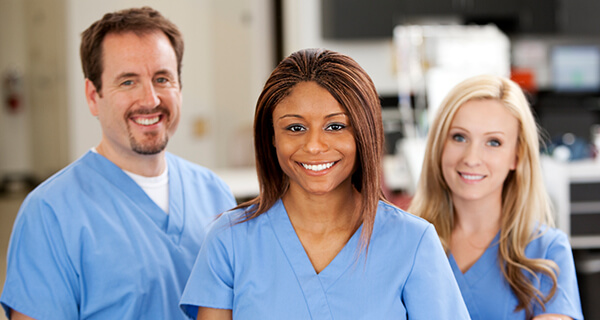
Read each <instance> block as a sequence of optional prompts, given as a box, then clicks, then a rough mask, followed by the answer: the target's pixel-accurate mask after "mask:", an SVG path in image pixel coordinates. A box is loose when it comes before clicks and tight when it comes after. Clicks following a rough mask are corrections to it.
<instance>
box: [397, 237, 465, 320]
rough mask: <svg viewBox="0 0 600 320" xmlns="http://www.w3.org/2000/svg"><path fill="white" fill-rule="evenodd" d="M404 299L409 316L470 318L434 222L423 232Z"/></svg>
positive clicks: (417, 317)
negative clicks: (433, 224)
mask: <svg viewBox="0 0 600 320" xmlns="http://www.w3.org/2000/svg"><path fill="white" fill-rule="evenodd" d="M402 299H403V301H404V304H405V306H406V310H407V313H408V318H409V319H437V320H440V319H448V320H450V319H452V320H457V319H470V318H469V313H468V311H467V307H466V306H465V303H464V301H463V299H462V295H461V293H460V289H459V288H458V285H457V284H456V280H455V279H454V274H453V273H452V269H451V268H450V264H449V262H448V258H447V257H446V254H445V253H444V250H443V248H442V244H441V242H440V240H439V238H438V235H437V233H436V232H435V229H434V227H433V226H432V225H429V226H428V227H427V228H426V229H425V232H424V233H423V235H422V238H421V241H420V243H419V245H418V248H417V251H416V253H415V257H414V262H413V266H412V270H411V271H410V275H409V277H408V280H407V283H406V285H405V287H404V290H403V292H402Z"/></svg>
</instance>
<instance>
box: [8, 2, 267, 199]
mask: <svg viewBox="0 0 600 320" xmlns="http://www.w3.org/2000/svg"><path fill="white" fill-rule="evenodd" d="M143 5H149V6H152V7H154V8H156V9H158V10H159V11H161V12H162V13H163V14H164V15H165V16H166V17H167V18H169V19H171V20H172V21H173V22H174V23H175V24H177V25H178V26H179V27H180V29H181V30H182V33H183V35H184V38H185V46H186V48H185V54H184V59H183V71H182V82H183V110H182V120H181V123H180V126H179V129H178V132H177V133H176V135H175V136H174V137H173V139H171V141H170V143H169V146H168V150H169V151H170V152H173V153H175V154H178V155H181V156H183V157H184V158H187V159H189V160H191V161H193V162H197V163H200V164H203V165H205V166H207V167H210V168H224V167H233V166H248V165H252V164H253V161H254V155H253V148H252V137H251V132H250V130H251V127H252V121H253V115H254V105H255V102H256V99H257V97H258V94H259V93H260V90H261V89H262V85H263V84H264V81H265V80H266V78H267V76H268V75H269V73H270V72H271V70H272V69H273V67H274V65H273V52H274V49H273V46H274V44H273V40H272V39H273V37H272V34H273V31H272V28H273V26H272V24H271V19H270V18H271V11H270V10H271V7H270V5H271V1H270V0H210V1H195V0H174V1H170V2H165V1H160V0H146V1H140V0H106V1H92V0H27V1H23V0H0V44H1V45H0V77H2V76H4V75H5V73H6V72H7V71H8V70H17V71H18V72H19V74H20V75H22V82H21V83H22V89H23V103H22V108H21V109H20V112H17V113H11V112H9V109H8V108H7V107H6V106H5V103H4V96H5V91H6V90H5V89H4V86H3V85H1V83H2V82H1V81H0V99H1V100H0V183H1V180H2V179H3V178H4V177H5V176H7V175H9V174H14V173H19V174H20V173H26V174H32V175H34V176H35V177H36V178H38V179H45V178H46V177H48V176H49V175H51V174H53V173H54V172H56V171H57V170H59V169H60V168H62V167H64V166H65V165H67V164H68V163H69V162H71V161H73V160H75V159H77V158H78V157H80V156H81V155H82V154H83V153H85V152H86V151H87V150H89V149H90V148H91V147H93V146H95V145H97V143H98V142H99V140H100V138H101V131H100V126H99V124H98V123H96V119H95V118H93V117H92V116H91V114H90V113H89V110H88V107H87V103H86V100H85V96H84V81H83V80H84V79H83V73H82V71H81V63H80V59H79V43H80V34H81V32H82V31H83V30H84V29H85V28H87V27H88V26H89V25H90V24H91V23H92V22H93V21H95V20H97V19H99V18H101V16H102V15H103V14H104V13H106V12H110V11H114V10H119V9H122V8H127V7H134V6H143ZM0 79H1V78H0ZM0 187H1V186H0Z"/></svg>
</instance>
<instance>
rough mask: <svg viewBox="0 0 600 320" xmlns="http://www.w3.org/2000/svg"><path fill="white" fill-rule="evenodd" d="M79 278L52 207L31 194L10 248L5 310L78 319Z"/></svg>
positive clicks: (5, 284) (3, 296)
mask: <svg viewBox="0 0 600 320" xmlns="http://www.w3.org/2000/svg"><path fill="white" fill-rule="evenodd" d="M78 293H79V282H78V276H77V273H76V271H75V269H74V268H73V265H72V264H71V261H70V259H69V255H68V252H67V249H66V244H65V242H64V238H63V236H62V232H61V228H60V225H59V223H58V220H57V219H56V215H55V214H54V211H53V210H52V208H51V207H50V206H49V205H48V204H47V203H45V202H44V201H43V200H40V199H37V198H35V197H31V196H30V197H29V198H27V199H26V201H25V202H24V203H23V206H22V207H21V209H20V212H19V214H18V215H17V219H16V220H15V225H14V226H13V232H12V235H11V238H10V245H9V249H8V264H7V272H6V281H5V283H4V289H3V292H2V297H1V299H0V301H1V302H2V306H3V307H4V309H5V312H6V313H7V315H8V313H9V312H10V309H14V310H16V311H19V312H21V313H23V314H25V315H28V316H30V317H33V318H36V319H77V318H78V317H79V314H78V307H77V306H78V299H79V296H78Z"/></svg>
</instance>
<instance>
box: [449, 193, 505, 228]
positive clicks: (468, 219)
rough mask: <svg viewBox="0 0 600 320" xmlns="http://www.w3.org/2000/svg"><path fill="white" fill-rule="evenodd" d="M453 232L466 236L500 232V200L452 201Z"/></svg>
mask: <svg viewBox="0 0 600 320" xmlns="http://www.w3.org/2000/svg"><path fill="white" fill-rule="evenodd" d="M453 204H454V219H455V220H454V228H453V229H454V230H457V229H458V230H462V231H463V232H465V233H467V234H474V233H482V232H485V233H493V234H494V235H495V234H496V233H497V232H498V230H500V224H501V223H500V221H501V216H502V199H500V198H498V199H490V200H483V201H464V200H457V199H453Z"/></svg>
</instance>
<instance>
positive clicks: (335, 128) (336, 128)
mask: <svg viewBox="0 0 600 320" xmlns="http://www.w3.org/2000/svg"><path fill="white" fill-rule="evenodd" d="M344 128H346V125H345V124H343V123H332V124H329V125H328V126H327V127H325V130H327V131H340V130H343V129H344Z"/></svg>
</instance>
